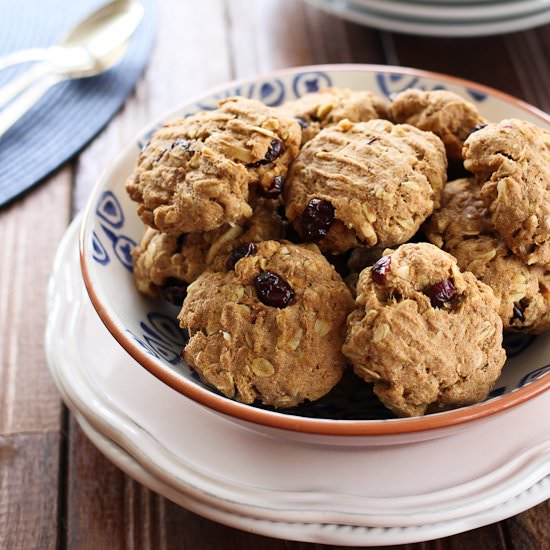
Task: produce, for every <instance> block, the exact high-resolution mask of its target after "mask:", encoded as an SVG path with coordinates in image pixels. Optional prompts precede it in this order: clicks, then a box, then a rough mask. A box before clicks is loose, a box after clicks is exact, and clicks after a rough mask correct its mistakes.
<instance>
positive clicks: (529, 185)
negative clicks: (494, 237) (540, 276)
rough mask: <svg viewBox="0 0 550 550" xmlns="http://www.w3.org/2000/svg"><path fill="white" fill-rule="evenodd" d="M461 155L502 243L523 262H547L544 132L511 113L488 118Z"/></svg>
mask: <svg viewBox="0 0 550 550" xmlns="http://www.w3.org/2000/svg"><path fill="white" fill-rule="evenodd" d="M463 156H464V166H465V168H466V169H467V170H469V171H470V172H472V173H473V174H475V176H476V179H477V182H478V184H479V185H480V186H481V198H482V200H483V202H484V203H485V206H486V207H487V208H488V210H489V212H490V214H491V219H492V221H493V224H494V226H495V229H496V230H497V231H498V233H499V234H500V236H501V237H502V238H503V239H504V242H505V243H506V244H507V246H508V247H509V248H510V249H511V250H512V252H514V253H515V254H517V255H518V256H520V257H521V258H522V259H523V260H524V261H526V262H527V263H528V264H542V265H548V264H550V132H549V131H548V130H544V129H543V128H539V127H538V126H535V125H534V124H532V123H530V122H526V121H523V120H517V119H509V120H503V121H501V122H499V123H498V124H488V125H487V126H486V127H484V128H482V129H480V130H478V131H477V132H474V133H472V134H471V135H470V137H469V138H468V139H467V140H466V142H465V143H464V149H463Z"/></svg>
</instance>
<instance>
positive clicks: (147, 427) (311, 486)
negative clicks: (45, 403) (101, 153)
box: [46, 221, 550, 545]
mask: <svg viewBox="0 0 550 550" xmlns="http://www.w3.org/2000/svg"><path fill="white" fill-rule="evenodd" d="M77 224H78V221H77V222H75V223H74V224H73V226H72V227H71V229H70V230H69V231H68V232H67V234H66V236H65V238H64V239H63V241H62V243H61V245H60V249H59V252H58V255H57V258H56V262H55V265H54V270H53V273H52V278H51V282H50V288H49V299H48V324H47V335H46V349H47V356H48V363H49V365H50V369H51V371H52V374H53V376H54V379H55V380H56V383H57V385H58V387H59V388H60V391H61V393H62V395H63V397H64V400H65V401H66V403H67V404H68V405H69V406H70V407H71V409H72V410H73V411H74V412H75V413H76V414H77V418H78V420H79V422H80V423H81V425H82V426H83V428H84V429H85V431H86V433H87V434H88V435H89V437H90V438H91V439H92V441H93V442H94V443H95V444H96V445H97V446H98V447H99V448H100V449H101V450H102V451H103V452H104V453H105V454H106V455H107V457H109V458H110V459H111V460H113V462H115V463H116V464H117V465H119V466H120V467H121V468H122V469H124V470H125V471H126V472H127V473H129V474H130V475H132V476H133V477H136V479H138V480H139V481H141V482H143V483H145V484H146V485H148V486H149V487H150V488H152V489H154V490H155V491H158V492H160V493H161V494H163V495H165V496H167V497H168V498H170V499H172V500H174V501H175V502H178V503H180V504H181V505H183V506H185V507H187V508H189V509H191V510H193V511H195V512H197V513H200V514H202V515H205V516H207V517H209V518H211V519H215V520H216V521H220V522H222V523H226V524H228V525H232V526H235V527H239V528H242V529H247V530H251V531H254V532H257V533H262V534H265V535H269V536H276V537H282V538H290V539H296V540H306V541H316V542H325V543H331V544H348V545H349V544H352V545H366V544H400V543H408V542H414V541H418V540H426V539H429V538H434V537H441V536H446V535H450V534H452V533H456V532H459V531H462V530H466V529H472V528H474V527H478V526H480V525H484V524H486V523H491V522H494V521H498V520H500V519H503V518H504V517H507V516H509V515H513V514H516V513H518V512H520V511H522V510H524V509H526V508H528V507H529V506H533V505H535V504H537V503H538V502H541V501H542V500H544V499H545V498H547V497H548V496H550V482H549V480H548V477H547V476H548V474H550V431H549V430H550V427H549V426H548V423H545V422H540V421H539V420H540V418H541V417H544V415H545V414H546V411H547V410H548V406H549V405H550V394H548V393H546V394H543V395H540V396H539V397H537V398H535V399H533V400H531V401H529V402H528V403H526V404H525V405H523V406H521V407H518V408H515V409H513V410H511V411H508V412H506V413H504V414H503V415H499V416H495V417H492V418H491V419H489V420H488V421H487V422H485V423H477V424H476V425H474V426H471V429H470V430H464V431H463V432H461V433H459V434H456V435H455V436H454V437H453V438H447V439H439V440H435V441H428V442H423V443H417V444H411V445H404V446H399V447H395V446H391V447H376V448H357V447H330V446H322V447H320V446H312V445H309V444H300V443H296V442H291V441H287V440H285V439H280V438H271V437H265V436H262V435H260V434H258V433H257V432H255V431H250V430H246V429H243V428H242V427H240V426H237V425H235V424H233V423H227V422H225V421H224V419H223V417H220V416H218V415H213V414H211V413H210V412H209V411H208V410H207V409H205V408H203V407H200V406H197V405H196V404H195V403H193V402H192V401H190V400H188V399H187V398H185V397H184V396H182V395H179V394H177V393H176V392H173V391H171V390H170V388H168V387H167V386H165V385H164V384H162V383H161V382H160V381H158V380H156V379H154V378H153V377H152V376H151V375H150V374H148V373H147V372H146V371H145V370H143V369H141V368H140V367H139V365H137V364H136V363H135V362H134V361H133V360H132V359H131V358H130V357H129V356H128V355H126V354H125V353H124V351H123V350H122V348H120V347H119V346H118V345H117V344H116V342H115V341H114V340H113V339H112V338H111V337H110V335H109V334H108V332H107V331H106V329H105V328H104V327H103V325H102V324H101V322H100V321H99V319H98V318H97V316H96V315H95V312H94V310H93V309H92V307H91V305H90V303H89V300H88V298H87V295H86V293H85V291H84V289H83V283H82V280H81V276H80V272H79V268H78V256H77V243H76V233H77V230H78V227H77ZM526 426H529V429H525V427H526ZM327 468H328V470H329V471H330V475H327ZM274 472H276V475H273V474H274ZM357 472H361V475H357ZM388 480H391V482H388Z"/></svg>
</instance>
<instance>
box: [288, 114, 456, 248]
mask: <svg viewBox="0 0 550 550" xmlns="http://www.w3.org/2000/svg"><path fill="white" fill-rule="evenodd" d="M446 168H447V160H446V158H445V150H444V148H443V144H442V143H441V140H440V139H439V138H438V137H437V136H435V135H434V134H432V133H430V132H424V131H422V130H418V129H417V128H414V127H413V126H410V125H407V124H403V125H394V124H392V123H391V122H389V121H386V120H371V121H369V122H357V123H351V122H349V121H347V120H344V121H341V122H339V123H338V125H336V126H333V127H330V128H325V129H324V130H322V131H321V132H319V134H317V136H316V137H315V138H313V139H312V140H311V141H309V142H308V143H306V145H305V146H304V147H303V149H302V150H301V152H300V154H299V156H298V158H297V159H296V161H295V162H294V164H293V165H292V168H291V170H290V172H289V175H288V178H287V183H286V185H285V188H284V190H283V196H284V199H285V205H286V215H287V217H288V219H289V220H290V221H291V222H292V223H293V225H294V227H295V228H296V230H297V231H298V233H300V234H301V236H302V238H303V239H304V240H306V241H313V242H317V243H318V245H319V247H320V248H321V249H323V250H324V251H328V252H333V253H337V254H338V253H342V252H345V251H346V250H349V249H351V248H355V247H361V246H362V247H374V246H382V247H386V246H393V245H396V244H400V243H402V242H405V241H407V240H408V239H410V238H411V237H412V236H413V235H414V234H415V233H416V231H417V230H418V228H419V227H420V225H421V223H422V222H423V221H424V220H425V219H426V218H427V217H428V216H429V215H430V214H431V213H432V211H433V209H434V207H435V206H437V205H438V203H439V195H440V193H441V189H442V187H443V184H444V183H445V181H446Z"/></svg>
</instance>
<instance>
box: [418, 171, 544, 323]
mask: <svg viewBox="0 0 550 550" xmlns="http://www.w3.org/2000/svg"><path fill="white" fill-rule="evenodd" d="M424 229H425V232H426V235H427V237H428V239H429V240H430V241H431V242H432V243H434V244H435V245H437V246H439V247H441V248H443V249H444V250H446V251H447V252H449V253H450V254H452V255H453V256H454V257H455V258H456V259H457V262H458V266H459V267H460V269H462V270H465V271H471V272H472V273H473V274H474V275H475V276H476V277H477V278H478V279H480V280H481V281H483V282H484V283H485V284H486V285H489V286H490V287H491V288H492V289H493V292H494V293H495V295H496V297H497V298H498V299H499V300H500V308H499V313H500V317H501V319H502V322H503V325H504V328H505V329H508V330H518V331H522V332H530V333H539V332H543V331H545V330H550V266H548V267H547V268H546V269H545V268H543V267H542V266H536V265H531V266H530V265H527V264H526V263H525V262H523V261H522V260H521V259H520V258H518V257H517V256H516V255H515V254H513V253H512V252H511V251H510V250H509V249H508V247H507V246H506V245H505V244H504V241H503V240H502V238H501V237H500V235H498V233H497V232H496V231H495V229H494V227H493V223H492V222H491V216H490V214H489V212H488V210H487V209H486V208H485V206H484V204H483V201H482V200H481V197H480V189H479V185H477V184H476V182H475V180H474V179H473V178H466V179H459V180H456V181H452V182H450V183H448V184H447V185H446V186H445V189H444V190H443V194H442V196H441V208H440V209H439V210H437V212H435V213H434V214H433V216H432V217H431V218H430V219H429V221H428V222H427V223H426V225H425V228H424Z"/></svg>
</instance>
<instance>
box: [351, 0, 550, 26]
mask: <svg viewBox="0 0 550 550" xmlns="http://www.w3.org/2000/svg"><path fill="white" fill-rule="evenodd" d="M350 3H351V4H354V5H356V6H358V7H359V8H366V9H368V10H371V11H373V12H378V13H379V14H381V15H387V16H389V17H395V18H397V19H412V20H418V21H420V22H421V23H425V22H430V21H433V22H434V23H436V22H440V23H449V22H450V23H458V22H460V23H476V22H477V23H481V22H483V21H487V22H489V23H491V22H492V21H494V20H497V19H506V18H510V17H524V16H526V15H530V14H533V13H537V12H541V11H543V10H547V9H550V0H512V1H510V0H508V1H507V2H493V3H490V4H489V3H481V4H477V5H476V4H475V3H474V4H468V5H460V4H458V5H456V4H455V5H450V4H443V5H434V4H428V5H426V4H423V3H422V2H410V1H409V2H407V1H402V0H350Z"/></svg>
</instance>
